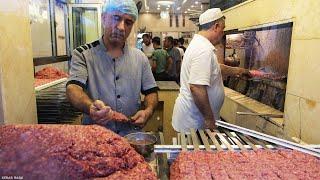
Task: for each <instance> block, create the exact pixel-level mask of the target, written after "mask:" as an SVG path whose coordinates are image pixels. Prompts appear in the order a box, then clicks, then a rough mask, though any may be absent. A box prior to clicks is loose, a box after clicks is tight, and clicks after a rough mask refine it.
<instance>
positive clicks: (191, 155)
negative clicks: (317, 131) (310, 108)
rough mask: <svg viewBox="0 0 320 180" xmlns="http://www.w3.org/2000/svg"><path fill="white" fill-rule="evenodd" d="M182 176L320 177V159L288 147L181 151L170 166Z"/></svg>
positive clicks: (175, 177) (173, 174)
mask: <svg viewBox="0 0 320 180" xmlns="http://www.w3.org/2000/svg"><path fill="white" fill-rule="evenodd" d="M180 179H194V180H196V179H199V180H207V179H208V180H211V179H320V160H319V159H318V158H317V157H314V156H311V155H308V154H304V153H301V152H298V151H294V150H287V149H281V150H258V151H242V152H232V151H225V152H223V151H221V152H205V151H195V152H181V153H180V154H179V156H178V157H177V159H176V160H175V161H174V163H173V164H172V165H171V167H170V180H180Z"/></svg>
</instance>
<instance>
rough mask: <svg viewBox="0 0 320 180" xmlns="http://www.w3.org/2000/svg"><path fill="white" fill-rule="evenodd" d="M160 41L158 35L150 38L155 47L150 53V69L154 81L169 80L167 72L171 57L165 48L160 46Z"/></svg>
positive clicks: (170, 64)
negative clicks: (151, 61)
mask: <svg viewBox="0 0 320 180" xmlns="http://www.w3.org/2000/svg"><path fill="white" fill-rule="evenodd" d="M160 41H161V40H160V38H159V37H154V38H153V39H152V44H153V47H154V49H155V50H154V51H153V53H152V60H153V63H152V71H153V72H154V77H155V79H156V81H167V80H169V75H168V72H169V69H171V66H172V57H170V56H169V54H168V52H167V51H166V50H164V49H162V48H161V45H160V43H161V42H160Z"/></svg>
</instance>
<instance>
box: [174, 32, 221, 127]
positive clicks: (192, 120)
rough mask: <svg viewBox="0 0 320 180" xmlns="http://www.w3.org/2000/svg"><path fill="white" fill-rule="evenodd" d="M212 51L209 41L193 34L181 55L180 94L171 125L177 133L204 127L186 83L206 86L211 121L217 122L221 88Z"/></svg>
mask: <svg viewBox="0 0 320 180" xmlns="http://www.w3.org/2000/svg"><path fill="white" fill-rule="evenodd" d="M215 50H216V49H215V47H214V46H213V45H212V44H211V43H210V41H209V40H208V39H206V38H205V37H203V36H201V35H198V34H196V35H194V37H193V39H192V41H191V42H190V45H189V47H188V48H187V50H186V52H185V54H184V60H183V62H182V67H181V74H180V85H181V87H180V93H179V96H178V98H177V99H176V102H175V105H174V109H173V116H172V126H173V128H174V129H175V130H176V131H178V132H189V131H190V128H194V129H203V127H204V118H203V115H202V114H201V112H200V111H199V109H198V107H197V106H196V104H195V102H194V100H193V97H192V94H191V91H190V86H189V84H197V85H205V86H207V92H208V96H209V102H210V105H211V109H212V112H213V114H214V118H215V119H216V120H219V119H220V109H221V106H222V104H223V101H224V87H223V82H222V76H221V70H220V66H219V63H218V60H217V56H216V55H215V52H214V51H215Z"/></svg>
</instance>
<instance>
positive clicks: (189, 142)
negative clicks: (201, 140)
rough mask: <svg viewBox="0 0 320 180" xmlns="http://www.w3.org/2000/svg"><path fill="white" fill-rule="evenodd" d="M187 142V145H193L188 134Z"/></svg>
mask: <svg viewBox="0 0 320 180" xmlns="http://www.w3.org/2000/svg"><path fill="white" fill-rule="evenodd" d="M187 140H188V144H189V145H193V144H192V141H191V135H190V134H187Z"/></svg>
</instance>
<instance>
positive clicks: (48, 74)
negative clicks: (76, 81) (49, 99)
mask: <svg viewBox="0 0 320 180" xmlns="http://www.w3.org/2000/svg"><path fill="white" fill-rule="evenodd" d="M66 77H68V74H67V73H65V72H63V71H62V70H59V69H58V68H55V67H51V66H48V67H45V68H43V69H41V70H40V71H38V72H36V74H35V77H34V78H35V85H34V86H35V87H38V86H41V85H44V84H47V83H50V82H52V81H55V80H58V79H61V78H66Z"/></svg>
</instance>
